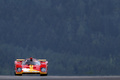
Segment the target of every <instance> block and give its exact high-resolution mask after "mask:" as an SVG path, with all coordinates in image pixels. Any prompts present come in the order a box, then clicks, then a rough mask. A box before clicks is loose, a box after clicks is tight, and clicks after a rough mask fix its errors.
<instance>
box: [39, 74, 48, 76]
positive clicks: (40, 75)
mask: <svg viewBox="0 0 120 80" xmlns="http://www.w3.org/2000/svg"><path fill="white" fill-rule="evenodd" d="M47 75H48V74H40V76H47Z"/></svg>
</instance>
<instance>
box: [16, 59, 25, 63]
mask: <svg viewBox="0 0 120 80" xmlns="http://www.w3.org/2000/svg"><path fill="white" fill-rule="evenodd" d="M24 60H25V59H16V61H17V62H19V61H24Z"/></svg>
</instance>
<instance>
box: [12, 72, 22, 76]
mask: <svg viewBox="0 0 120 80" xmlns="http://www.w3.org/2000/svg"><path fill="white" fill-rule="evenodd" d="M14 75H15V76H22V74H16V73H15V72H14Z"/></svg>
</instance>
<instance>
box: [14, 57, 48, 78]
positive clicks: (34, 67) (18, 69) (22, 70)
mask: <svg viewBox="0 0 120 80" xmlns="http://www.w3.org/2000/svg"><path fill="white" fill-rule="evenodd" d="M14 64H15V75H18V76H22V74H40V76H47V74H48V72H47V71H48V61H46V59H35V58H32V57H31V58H27V59H16V60H15V63H14Z"/></svg>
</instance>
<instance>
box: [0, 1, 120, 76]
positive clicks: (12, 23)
mask: <svg viewBox="0 0 120 80" xmlns="http://www.w3.org/2000/svg"><path fill="white" fill-rule="evenodd" d="M29 57H34V58H45V59H47V60H48V61H49V66H48V67H49V71H48V72H49V75H120V0H0V74H1V75H13V73H14V61H15V59H16V58H29Z"/></svg>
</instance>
